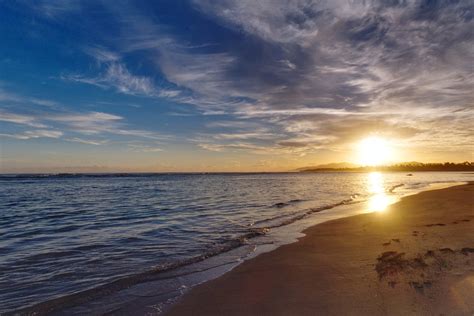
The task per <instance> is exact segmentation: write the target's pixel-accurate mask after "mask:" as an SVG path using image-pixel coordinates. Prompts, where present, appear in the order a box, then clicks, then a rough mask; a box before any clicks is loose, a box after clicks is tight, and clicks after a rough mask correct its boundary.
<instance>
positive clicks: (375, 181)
mask: <svg viewBox="0 0 474 316" xmlns="http://www.w3.org/2000/svg"><path fill="white" fill-rule="evenodd" d="M368 191H369V193H370V194H372V195H371V197H370V199H369V203H368V210H369V211H370V212H383V211H385V210H386V209H387V206H388V205H389V204H390V203H391V198H390V197H389V196H388V195H387V194H386V193H385V189H384V186H383V176H382V174H381V173H380V172H371V173H369V177H368Z"/></svg>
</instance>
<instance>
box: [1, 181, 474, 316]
mask: <svg viewBox="0 0 474 316" xmlns="http://www.w3.org/2000/svg"><path fill="white" fill-rule="evenodd" d="M472 180H474V175H473V174H472V173H463V172H420V173H413V174H412V175H411V176H410V175H407V174H406V173H395V172H394V173H337V172H334V173H263V174H121V175H97V174H90V175H2V176H0V313H2V312H7V311H13V310H17V309H19V308H25V307H28V306H32V305H35V304H38V303H40V302H45V301H46V302H47V301H51V300H53V299H56V298H59V297H64V296H66V297H67V296H68V295H70V294H72V293H79V297H80V295H81V294H80V293H81V292H82V291H86V290H88V292H85V294H84V295H87V296H88V297H90V299H91V300H96V297H97V298H98V299H99V301H100V300H102V301H101V303H100V304H93V303H91V304H89V305H88V304H87V302H85V300H82V301H81V302H82V303H81V304H82V306H83V307H84V306H87V309H86V310H84V309H82V310H81V309H80V308H79V309H76V310H74V309H71V312H74V311H76V312H78V313H81V312H87V313H92V314H93V313H94V311H100V312H98V313H102V312H105V311H106V310H104V306H107V304H106V303H104V302H106V301H107V298H106V297H107V295H109V296H110V297H113V295H111V294H110V293H120V291H123V290H124V289H125V288H130V287H131V286H133V291H134V293H139V292H140V291H142V292H146V291H155V292H156V291H159V293H160V295H161V296H162V297H161V298H158V296H156V297H155V298H153V299H154V300H159V301H162V302H166V301H167V300H168V299H169V297H173V298H175V297H176V295H175V294H170V293H178V292H180V289H182V288H187V287H189V286H192V285H193V284H197V283H200V282H203V281H205V279H208V278H212V277H215V276H217V275H219V274H221V273H223V272H225V271H226V270H228V269H229V267H232V266H235V264H236V263H238V262H240V261H242V260H243V259H245V258H248V257H249V256H252V255H255V253H256V252H255V251H256V249H257V248H260V249H262V250H263V249H266V248H268V245H272V244H273V245H277V244H281V243H284V242H282V239H284V236H293V237H294V236H296V235H294V234H295V233H298V232H295V229H296V230H299V229H302V228H304V227H305V226H304V225H299V224H298V223H300V222H301V223H303V222H305V223H309V222H311V223H317V222H321V221H325V220H328V219H332V218H335V217H336V218H337V217H343V216H348V215H352V214H353V210H354V207H352V208H348V207H347V206H348V205H357V207H358V208H359V211H379V210H380V208H384V207H385V205H384V204H388V203H391V202H393V201H395V200H396V199H397V198H399V197H401V196H403V195H407V194H412V193H416V192H419V191H421V190H423V189H426V188H428V187H429V186H430V185H433V184H436V183H438V184H440V183H448V184H449V183H450V184H453V183H457V182H467V181H472ZM349 209H351V210H352V211H348V210H349ZM289 227H291V229H289ZM292 234H293V235H292ZM290 239H291V238H290ZM293 239H294V238H293ZM269 249H270V248H269ZM257 253H258V252H257ZM229 262H230V263H231V264H230V266H228V267H226V265H227V264H229ZM221 266H222V267H223V268H222V269H220V268H219V267H221ZM212 269H214V270H212ZM176 271H179V273H177V272H176ZM205 271H211V273H207V274H206V273H204V272H205ZM212 271H213V272H212ZM184 275H185V276H187V277H183V276H184ZM150 282H152V283H150ZM103 289H106V290H103ZM104 293H105V294H104ZM129 294H130V293H129ZM132 296H133V295H132ZM104 297H105V299H104ZM127 297H131V295H127ZM76 298H77V295H76ZM104 300H105V301H104ZM149 300H150V299H148V301H149ZM66 301H67V300H66ZM109 301H110V302H109V303H110V304H111V306H116V305H117V300H116V299H115V298H114V299H109ZM119 301H120V300H119ZM121 301H123V300H121ZM52 302H55V301H52ZM73 303H74V302H73V301H71V304H73ZM71 304H67V306H66V307H68V308H71V306H72V305H71ZM53 305H54V304H53ZM98 305H99V306H100V308H102V309H100V308H99V309H97V308H98V307H97V306H98ZM159 309H160V308H157V310H158V311H159Z"/></svg>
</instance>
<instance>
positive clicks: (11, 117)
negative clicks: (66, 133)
mask: <svg viewBox="0 0 474 316" xmlns="http://www.w3.org/2000/svg"><path fill="white" fill-rule="evenodd" d="M0 121H3V122H9V123H15V124H21V125H26V126H31V127H38V128H44V127H46V125H44V124H42V123H39V122H38V121H37V119H36V118H35V117H33V116H29V115H22V114H15V113H8V112H3V111H2V112H0Z"/></svg>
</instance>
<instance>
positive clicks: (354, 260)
mask: <svg viewBox="0 0 474 316" xmlns="http://www.w3.org/2000/svg"><path fill="white" fill-rule="evenodd" d="M464 191H468V192H464ZM472 193H474V185H473V183H469V184H465V185H459V186H454V187H449V188H444V189H435V190H428V191H423V192H420V193H418V194H415V195H409V196H406V197H403V198H402V199H401V200H400V201H398V202H396V203H395V204H392V205H390V206H389V207H388V209H387V210H386V211H385V212H379V213H365V214H361V215H354V216H350V217H345V218H341V219H336V220H332V221H328V222H324V223H320V224H316V225H314V226H311V227H309V228H307V229H305V230H304V231H303V233H304V234H305V236H304V237H302V238H300V239H299V240H298V241H297V242H295V243H291V244H287V245H283V246H280V247H279V248H278V249H275V250H273V251H270V252H267V253H263V254H260V255H258V256H256V257H254V258H252V259H249V260H246V261H245V262H243V263H242V264H240V265H239V266H237V267H235V268H234V269H233V270H231V271H229V272H227V273H225V274H224V275H222V276H220V277H219V278H217V279H214V280H210V281H208V282H205V283H203V284H200V285H198V286H196V287H194V288H192V289H191V290H190V291H189V292H188V293H186V294H185V295H184V296H183V297H182V298H180V299H179V300H178V302H177V303H176V304H174V305H172V306H171V307H170V308H169V310H166V311H165V315H189V314H192V315H217V314H231V315H237V314H248V315H252V314H259V315H284V314H314V313H316V314H347V313H349V314H371V313H372V314H400V313H401V314H420V313H421V314H425V313H432V312H437V313H439V312H448V314H452V312H453V311H456V312H457V313H458V314H460V315H463V314H465V313H472V312H474V303H469V302H474V213H473V212H472V208H473V200H472V197H471V196H473V195H472ZM448 202H449V203H448ZM443 206H444V207H446V209H448V210H449V209H451V210H453V209H454V210H455V212H447V211H443V210H440V209H441V208H443ZM414 209H416V212H410V211H413V210H414ZM454 217H463V218H462V219H457V218H454ZM443 221H444V222H449V223H444V222H443ZM422 222H426V224H425V225H421V224H422ZM428 222H430V223H428ZM431 222H433V223H431ZM407 225H408V226H407ZM408 227H410V229H411V230H410V229H408V230H407V228H408ZM413 227H415V228H417V229H414V228H413ZM336 232H337V233H336ZM389 235H390V236H389ZM389 237H392V238H389ZM443 243H444V244H446V245H444V244H443ZM431 248H432V249H431ZM458 248H459V249H458ZM346 262H349V263H348V264H347V263H346ZM444 265H446V267H444ZM437 269H438V270H440V271H441V272H439V271H438V270H437ZM453 271H454V272H453ZM453 286H459V287H460V288H463V289H464V292H465V293H468V294H465V295H467V296H468V297H464V298H463V297H461V298H459V297H458V298H457V301H456V299H454V298H452V295H450V293H451V292H450V289H452V287H453ZM461 292H462V291H461ZM459 295H461V296H462V294H459ZM368 297H371V298H372V299H373V298H374V297H375V298H377V299H376V301H371V302H368V300H367V298H368ZM446 297H451V300H450V301H449V300H448V301H449V302H448V303H445V304H443V306H441V305H440V303H439V302H437V301H440V300H441V302H442V301H443V300H445V301H446ZM347 299H348V301H346V300H347ZM381 299H382V300H381ZM216 303H219V304H216ZM461 303H462V304H461ZM463 304H464V305H463ZM397 306H398V307H397Z"/></svg>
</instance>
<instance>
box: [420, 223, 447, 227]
mask: <svg viewBox="0 0 474 316" xmlns="http://www.w3.org/2000/svg"><path fill="white" fill-rule="evenodd" d="M425 226H426V227H433V226H446V224H443V223H437V224H428V225H425Z"/></svg>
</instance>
